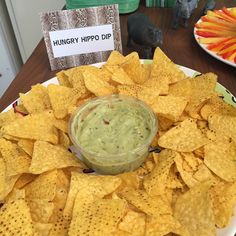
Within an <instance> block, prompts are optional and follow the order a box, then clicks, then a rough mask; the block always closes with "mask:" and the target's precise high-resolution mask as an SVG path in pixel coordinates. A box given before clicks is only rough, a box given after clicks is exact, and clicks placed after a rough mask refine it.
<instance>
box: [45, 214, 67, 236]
mask: <svg viewBox="0 0 236 236" xmlns="http://www.w3.org/2000/svg"><path fill="white" fill-rule="evenodd" d="M70 222H71V217H70V216H64V215H62V214H61V215H59V216H58V219H57V221H56V222H55V223H54V224H53V226H52V229H51V231H50V234H49V236H66V235H68V229H69V226H70Z"/></svg>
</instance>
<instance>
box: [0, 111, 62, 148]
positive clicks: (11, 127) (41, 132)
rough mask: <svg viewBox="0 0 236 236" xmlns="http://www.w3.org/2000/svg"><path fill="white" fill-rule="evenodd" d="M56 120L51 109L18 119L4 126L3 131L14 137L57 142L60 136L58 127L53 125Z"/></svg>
mask: <svg viewBox="0 0 236 236" xmlns="http://www.w3.org/2000/svg"><path fill="white" fill-rule="evenodd" d="M54 121H55V118H54V116H53V113H52V111H50V110H49V111H45V112H40V113H36V114H30V115H27V116H24V117H22V118H21V119H17V120H15V121H13V122H11V123H10V124H8V125H5V126H3V127H2V129H1V132H2V133H3V134H7V135H12V136H14V137H19V138H25V139H32V140H42V141H48V142H51V143H54V144H56V143H57V142H58V136H57V129H56V128H55V127H54V125H53V123H54Z"/></svg>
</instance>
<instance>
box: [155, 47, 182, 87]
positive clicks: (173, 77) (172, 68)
mask: <svg viewBox="0 0 236 236" xmlns="http://www.w3.org/2000/svg"><path fill="white" fill-rule="evenodd" d="M151 78H157V79H159V80H163V79H164V80H168V84H171V83H175V82H177V81H179V80H182V79H185V78H186V75H185V74H184V73H183V72H182V71H181V70H180V69H179V68H178V66H177V65H175V64H174V63H173V62H172V61H171V60H170V59H169V58H168V57H167V56H166V55H165V54H164V52H163V51H161V49H160V48H159V47H157V48H156V50H155V52H154V56H153V62H152V71H151Z"/></svg>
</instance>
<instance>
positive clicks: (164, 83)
mask: <svg viewBox="0 0 236 236" xmlns="http://www.w3.org/2000/svg"><path fill="white" fill-rule="evenodd" d="M143 86H145V87H147V88H152V90H156V91H158V93H159V94H160V95H167V94H168V93H169V80H168V79H166V77H163V78H162V79H157V78H150V79H148V80H146V81H145V82H144V84H143Z"/></svg>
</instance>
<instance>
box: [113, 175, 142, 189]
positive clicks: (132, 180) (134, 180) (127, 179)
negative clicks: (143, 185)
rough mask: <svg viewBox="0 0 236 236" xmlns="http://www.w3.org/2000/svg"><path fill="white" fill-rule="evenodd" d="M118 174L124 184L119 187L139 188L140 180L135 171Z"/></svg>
mask: <svg viewBox="0 0 236 236" xmlns="http://www.w3.org/2000/svg"><path fill="white" fill-rule="evenodd" d="M117 176H118V177H119V178H121V180H122V184H121V185H120V187H119V189H123V188H125V187H130V188H134V189H138V188H139V182H140V180H139V177H138V175H137V174H136V173H135V172H125V173H122V174H119V175H117Z"/></svg>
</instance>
